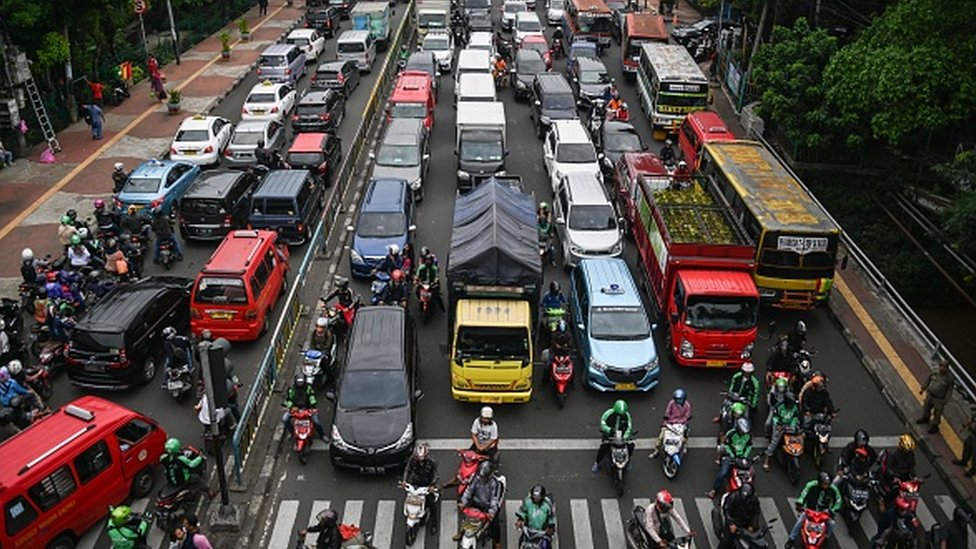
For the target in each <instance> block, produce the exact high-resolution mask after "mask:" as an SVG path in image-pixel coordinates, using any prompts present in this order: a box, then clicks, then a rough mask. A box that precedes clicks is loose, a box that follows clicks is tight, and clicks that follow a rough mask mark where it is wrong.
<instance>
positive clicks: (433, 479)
mask: <svg viewBox="0 0 976 549" xmlns="http://www.w3.org/2000/svg"><path fill="white" fill-rule="evenodd" d="M403 481H404V482H406V483H408V484H413V485H414V486H417V487H423V486H432V485H434V484H437V462H436V461H434V458H432V457H429V456H428V457H427V459H425V460H424V461H423V462H420V461H417V459H415V458H413V457H411V458H410V461H408V462H407V466H406V468H404V470H403Z"/></svg>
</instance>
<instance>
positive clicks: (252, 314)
mask: <svg viewBox="0 0 976 549" xmlns="http://www.w3.org/2000/svg"><path fill="white" fill-rule="evenodd" d="M257 317H258V312H257V311H255V310H254V309H249V310H248V311H247V313H245V314H244V318H246V319H248V320H254V319H255V318H257Z"/></svg>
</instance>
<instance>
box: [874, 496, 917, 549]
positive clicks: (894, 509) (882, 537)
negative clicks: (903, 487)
mask: <svg viewBox="0 0 976 549" xmlns="http://www.w3.org/2000/svg"><path fill="white" fill-rule="evenodd" d="M914 518H915V516H914V513H912V508H911V504H910V503H909V502H908V500H905V499H902V498H898V499H896V500H895V504H894V505H893V506H891V507H890V508H889V509H887V510H885V512H883V513H881V516H880V517H879V518H878V530H877V531H876V532H875V533H874V535H873V536H871V539H870V542H871V547H872V549H874V548H878V547H885V546H886V545H887V542H888V538H889V537H891V536H892V535H893V534H894V533H895V532H896V530H897V529H898V522H900V521H906V522H911V521H912V519H914Z"/></svg>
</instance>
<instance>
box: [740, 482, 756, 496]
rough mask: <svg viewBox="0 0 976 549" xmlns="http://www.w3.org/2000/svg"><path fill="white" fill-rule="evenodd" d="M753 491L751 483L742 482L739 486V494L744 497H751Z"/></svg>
mask: <svg viewBox="0 0 976 549" xmlns="http://www.w3.org/2000/svg"><path fill="white" fill-rule="evenodd" d="M754 493H755V491H754V490H753V488H752V484H750V483H748V482H747V483H745V484H743V485H742V486H739V495H740V496H742V497H744V498H749V497H752V495H753V494H754Z"/></svg>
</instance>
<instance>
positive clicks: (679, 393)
mask: <svg viewBox="0 0 976 549" xmlns="http://www.w3.org/2000/svg"><path fill="white" fill-rule="evenodd" d="M672 396H673V397H674V401H675V402H677V403H678V404H684V403H685V399H687V398H688V393H686V392H685V390H684V389H675V391H674V395H672Z"/></svg>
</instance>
